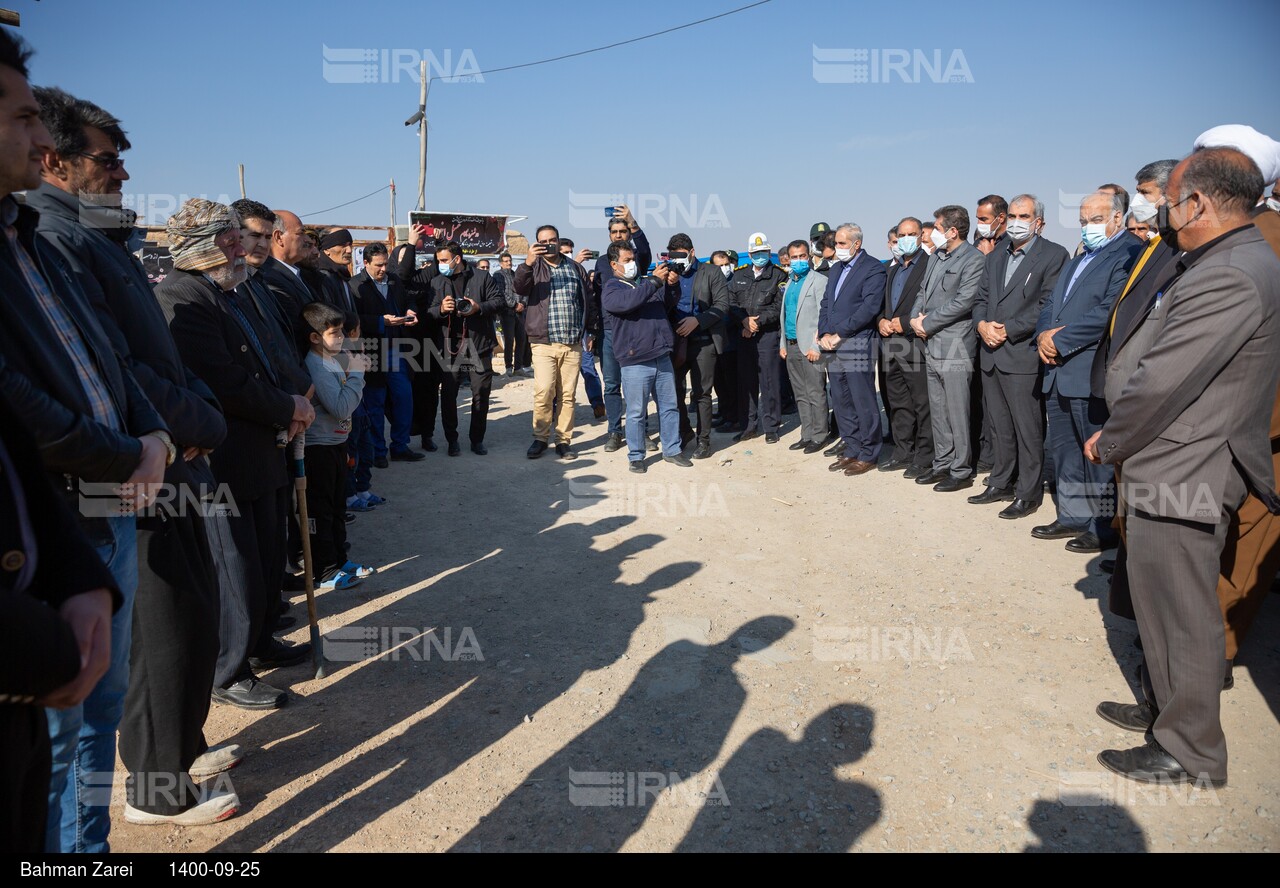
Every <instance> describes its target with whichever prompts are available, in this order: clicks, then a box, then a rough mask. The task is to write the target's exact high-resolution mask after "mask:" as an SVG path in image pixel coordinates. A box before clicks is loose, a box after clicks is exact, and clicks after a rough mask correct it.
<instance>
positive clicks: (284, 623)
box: [276, 614, 298, 632]
mask: <svg viewBox="0 0 1280 888" xmlns="http://www.w3.org/2000/svg"><path fill="white" fill-rule="evenodd" d="M296 625H298V618H297V617H291V616H289V615H288V614H281V615H280V616H279V617H277V618H276V631H277V632H279V631H280V630H281V629H288V628H289V627H290V626H296Z"/></svg>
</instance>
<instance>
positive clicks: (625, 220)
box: [592, 205, 653, 453]
mask: <svg viewBox="0 0 1280 888" xmlns="http://www.w3.org/2000/svg"><path fill="white" fill-rule="evenodd" d="M605 217H606V218H607V219H608V220H609V221H608V225H609V243H610V245H612V244H626V245H627V246H629V247H631V248H632V259H633V260H634V261H635V263H636V267H637V268H638V269H640V271H642V272H643V271H644V270H645V269H647V268H648V267H649V263H650V262H652V261H653V250H652V249H650V247H649V238H647V237H646V236H645V233H644V232H643V231H641V230H640V226H639V225H637V224H636V220H635V217H634V216H633V215H631V210H630V209H629V208H628V207H626V206H625V205H619V206H616V207H605ZM612 277H613V264H612V263H611V262H610V261H609V257H608V256H601V257H600V258H599V259H597V260H596V278H595V281H594V282H593V283H592V286H594V288H595V293H596V298H597V299H600V298H601V297H602V294H603V293H604V287H605V285H606V284H607V283H609V280H610V279H611V278H612ZM602 320H603V324H604V335H603V336H602V337H601V347H600V349H599V352H600V375H601V377H602V378H603V379H604V409H605V415H606V416H607V417H608V423H609V438H608V440H607V441H605V445H604V449H605V451H606V452H610V453H611V452H613V451H615V450H620V449H621V448H622V446H623V444H625V443H626V442H625V441H624V440H623V438H622V367H621V366H620V365H619V364H618V359H617V357H616V356H615V355H614V352H613V323H612V320H611V319H610V317H609V313H608V312H603V313H602Z"/></svg>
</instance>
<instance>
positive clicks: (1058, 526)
mask: <svg viewBox="0 0 1280 888" xmlns="http://www.w3.org/2000/svg"><path fill="white" fill-rule="evenodd" d="M1031 535H1032V536H1033V537H1035V538H1036V539H1038V540H1062V539H1066V538H1067V537H1077V536H1080V528H1078V527H1068V526H1067V525H1065V524H1063V523H1062V522H1061V521H1055V522H1053V523H1052V524H1041V525H1040V526H1039V527H1033V528H1031Z"/></svg>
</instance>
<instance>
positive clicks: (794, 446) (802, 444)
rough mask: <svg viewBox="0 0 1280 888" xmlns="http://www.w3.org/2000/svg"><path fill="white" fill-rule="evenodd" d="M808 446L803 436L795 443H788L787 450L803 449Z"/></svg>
mask: <svg viewBox="0 0 1280 888" xmlns="http://www.w3.org/2000/svg"><path fill="white" fill-rule="evenodd" d="M808 446H809V442H808V441H806V440H805V439H804V438H801V439H800V440H799V441H797V442H796V443H794V444H792V445H790V446H789V447H788V448H787V449H788V450H804V449H805V448H806V447H808Z"/></svg>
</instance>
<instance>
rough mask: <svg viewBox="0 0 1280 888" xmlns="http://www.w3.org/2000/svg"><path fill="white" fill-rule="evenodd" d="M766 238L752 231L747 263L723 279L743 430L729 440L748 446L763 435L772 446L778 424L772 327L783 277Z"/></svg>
mask: <svg viewBox="0 0 1280 888" xmlns="http://www.w3.org/2000/svg"><path fill="white" fill-rule="evenodd" d="M772 251H773V248H772V247H771V246H769V239H768V238H766V237H765V236H764V234H763V233H762V232H759V231H757V232H756V233H755V234H753V235H751V237H750V238H749V239H748V241H747V256H748V257H749V258H750V260H751V263H750V264H749V265H747V266H745V267H743V268H739V269H738V270H737V271H735V272H734V273H733V277H731V278H729V301H730V312H731V314H732V315H733V321H734V323H732V324H730V328H731V331H732V335H734V336H735V337H737V338H740V339H741V341H740V342H738V391H739V393H740V394H739V399H740V403H741V404H742V405H743V406H744V407H745V408H746V414H747V415H746V423H747V425H746V428H745V429H743V431H741V432H740V433H738V434H737V435H734V437H733V440H734V441H750V440H751V439H752V438H758V437H759V436H760V434H761V433H762V431H763V434H764V440H765V443H767V444H776V443H778V426H779V425H781V422H782V403H781V391H780V389H781V385H780V383H781V375H780V373H781V365H782V362H781V359H780V358H779V357H778V339H779V335H778V327H779V318H780V316H781V310H782V288H783V287H784V286H785V285H786V280H787V278H786V274H785V273H784V272H783V271H782V269H780V268H778V266H776V265H774V264H773V262H772V258H771V257H772Z"/></svg>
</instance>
